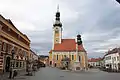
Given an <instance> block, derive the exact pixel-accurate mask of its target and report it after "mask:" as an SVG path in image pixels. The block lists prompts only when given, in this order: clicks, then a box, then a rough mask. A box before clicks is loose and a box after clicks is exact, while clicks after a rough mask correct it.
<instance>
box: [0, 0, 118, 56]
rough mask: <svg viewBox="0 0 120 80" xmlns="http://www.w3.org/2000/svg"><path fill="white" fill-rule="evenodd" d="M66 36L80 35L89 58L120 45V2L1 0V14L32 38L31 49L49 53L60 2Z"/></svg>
mask: <svg viewBox="0 0 120 80" xmlns="http://www.w3.org/2000/svg"><path fill="white" fill-rule="evenodd" d="M58 4H59V11H60V13H61V22H62V25H63V26H62V27H63V38H74V39H76V36H77V34H81V36H82V41H83V45H84V48H85V49H86V51H87V54H88V57H90V58H92V57H102V56H103V55H104V54H105V53H106V52H107V51H108V50H110V49H112V48H115V47H120V5H119V4H118V3H117V2H116V1H115V0H0V14H1V15H2V16H3V17H5V18H6V19H11V21H12V22H13V23H14V25H15V26H16V27H17V28H18V29H19V30H20V31H21V32H23V33H25V34H26V35H27V36H28V37H29V38H30V40H31V49H32V50H34V51H35V52H36V53H37V54H39V55H43V54H45V55H48V54H49V53H48V52H49V51H50V50H51V48H52V38H53V37H52V30H53V29H52V28H53V23H54V21H55V13H56V11H57V5H58Z"/></svg>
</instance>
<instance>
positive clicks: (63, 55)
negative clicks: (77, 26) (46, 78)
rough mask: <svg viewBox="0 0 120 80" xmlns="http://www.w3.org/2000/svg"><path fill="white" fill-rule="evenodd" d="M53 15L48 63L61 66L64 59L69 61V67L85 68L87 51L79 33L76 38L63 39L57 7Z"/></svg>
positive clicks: (75, 68)
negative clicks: (51, 42)
mask: <svg viewBox="0 0 120 80" xmlns="http://www.w3.org/2000/svg"><path fill="white" fill-rule="evenodd" d="M55 16H56V18H55V23H54V24H53V45H52V49H51V50H50V52H49V65H50V66H51V67H58V68H59V67H61V66H62V62H63V61H65V60H66V61H69V67H70V68H71V69H74V70H82V69H87V68H88V60H87V52H86V50H85V49H84V47H83V44H82V40H81V35H79V34H78V35H77V36H76V39H63V38H62V35H63V34H62V28H63V27H62V23H61V22H60V12H59V9H58V10H57V12H56V15H55ZM67 64H68V63H67Z"/></svg>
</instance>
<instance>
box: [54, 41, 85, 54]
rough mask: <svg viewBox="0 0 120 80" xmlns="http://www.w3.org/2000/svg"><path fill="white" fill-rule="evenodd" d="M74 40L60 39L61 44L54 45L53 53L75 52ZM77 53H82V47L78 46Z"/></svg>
mask: <svg viewBox="0 0 120 80" xmlns="http://www.w3.org/2000/svg"><path fill="white" fill-rule="evenodd" d="M76 44H77V43H76V41H75V39H62V42H61V44H55V45H54V50H53V51H76ZM78 49H79V51H84V52H85V49H84V48H83V45H82V44H81V45H79V46H78Z"/></svg>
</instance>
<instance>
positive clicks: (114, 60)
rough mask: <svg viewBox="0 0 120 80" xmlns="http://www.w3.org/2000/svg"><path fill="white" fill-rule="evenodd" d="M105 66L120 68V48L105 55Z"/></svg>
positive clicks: (114, 68)
mask: <svg viewBox="0 0 120 80" xmlns="http://www.w3.org/2000/svg"><path fill="white" fill-rule="evenodd" d="M104 61H105V67H106V68H110V69H113V70H120V48H114V49H112V50H109V51H108V52H107V54H106V55H105V56H104Z"/></svg>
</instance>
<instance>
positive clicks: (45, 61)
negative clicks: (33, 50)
mask: <svg viewBox="0 0 120 80" xmlns="http://www.w3.org/2000/svg"><path fill="white" fill-rule="evenodd" d="M39 60H40V62H42V63H44V64H45V65H46V66H48V65H49V56H45V55H40V56H39Z"/></svg>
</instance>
